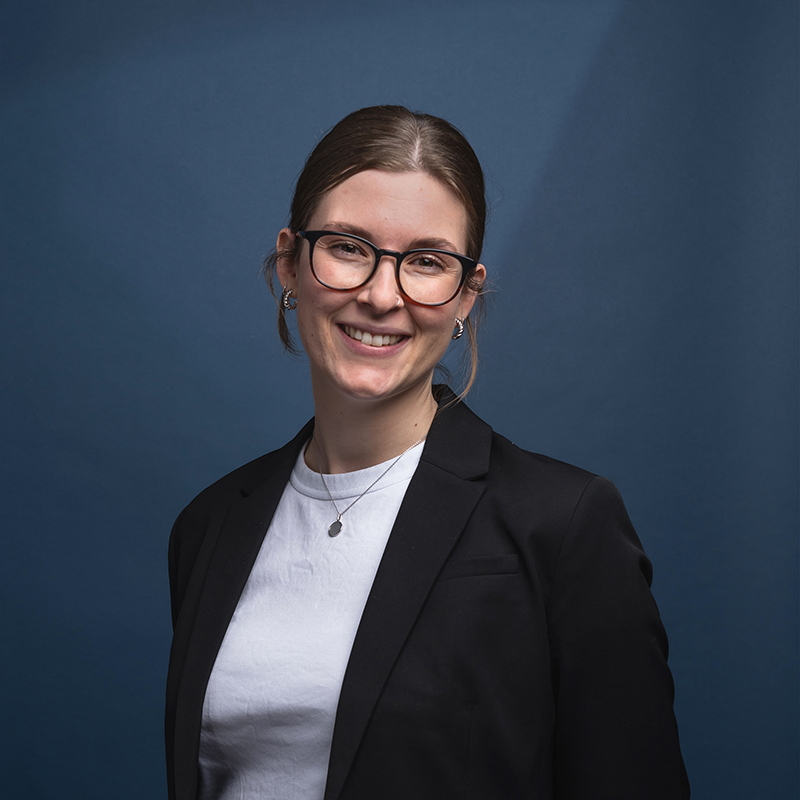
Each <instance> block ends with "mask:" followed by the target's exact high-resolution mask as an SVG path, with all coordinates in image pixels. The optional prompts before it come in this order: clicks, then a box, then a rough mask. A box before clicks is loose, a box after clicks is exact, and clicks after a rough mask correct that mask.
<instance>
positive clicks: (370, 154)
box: [264, 106, 486, 396]
mask: <svg viewBox="0 0 800 800" xmlns="http://www.w3.org/2000/svg"><path fill="white" fill-rule="evenodd" d="M368 169H378V170H384V171H387V172H424V173H426V174H428V175H430V176H431V177H432V178H435V179H437V180H439V181H441V183H443V184H444V185H445V186H447V187H448V188H449V189H450V190H451V191H453V192H454V193H455V194H456V196H457V197H458V198H459V199H460V200H461V202H462V203H463V204H464V209H465V211H466V215H467V252H466V253H465V255H468V256H469V257H470V258H473V259H475V260H476V261H478V260H479V259H480V255H481V250H482V249H483V236H484V231H485V228H486V197H485V189H484V180H483V170H482V169H481V165H480V162H479V161H478V157H477V156H476V155H475V152H474V150H473V149H472V147H470V145H469V142H467V140H466V139H465V138H464V135H463V134H462V133H461V132H460V131H459V130H458V129H457V128H455V127H454V126H453V125H451V124H450V123H449V122H446V121H445V120H443V119H440V118H439V117H434V116H431V115H430V114H420V113H417V112H413V111H409V110H408V109H407V108H404V107H403V106H371V107H369V108H362V109H360V110H359V111H354V112H353V113H352V114H348V115H347V116H346V117H345V118H344V119H342V120H341V121H340V122H338V123H337V124H336V125H334V127H333V128H331V129H330V131H328V133H327V134H326V135H325V136H324V137H323V138H322V139H321V140H320V142H319V143H318V144H317V146H316V147H315V148H314V149H313V150H312V152H311V155H309V157H308V159H307V160H306V163H305V166H304V167H303V171H302V172H301V173H300V177H299V178H298V179H297V186H296V187H295V191H294V198H293V200H292V208H291V217H290V221H289V228H290V229H291V230H292V231H299V230H303V229H304V228H305V227H306V226H307V225H308V223H309V221H310V220H311V217H312V216H313V215H314V212H315V211H316V210H317V207H318V206H319V203H320V201H321V200H322V198H323V197H324V196H325V195H326V194H327V193H328V192H329V191H331V190H332V189H335V188H336V187H337V186H339V185H340V184H342V183H344V182H345V181H346V180H347V179H348V178H351V177H352V176H353V175H356V174H357V173H359V172H363V171H364V170H368ZM298 241H299V240H297V239H295V243H296V244H295V248H291V249H287V250H284V251H280V252H278V251H274V252H273V253H272V254H270V255H269V256H268V257H267V259H266V260H265V261H264V274H265V277H266V279H267V282H268V284H269V288H270V291H271V292H272V294H273V296H275V297H276V299H278V298H277V294H276V292H275V288H274V285H273V279H274V275H275V266H276V264H277V262H278V260H279V259H283V258H288V259H291V260H296V258H297V254H298V253H297V249H296V248H297V247H298V246H299V245H298V244H297V242H298ZM465 286H466V287H467V288H468V289H469V290H471V291H474V292H476V294H477V297H476V298H475V305H474V306H473V309H472V313H471V314H470V316H469V317H468V318H467V320H466V330H467V336H468V339H469V356H470V369H469V378H468V379H467V380H466V381H465V388H464V390H463V391H462V392H461V395H462V396H463V395H465V394H466V393H467V392H468V391H469V388H470V387H471V386H472V383H473V382H474V380H475V374H476V372H477V369H478V347H477V328H478V327H479V324H480V322H481V320H482V318H483V316H484V314H485V302H484V298H483V296H482V286H481V284H480V283H478V282H477V281H475V278H474V274H468V275H467V279H466V283H465ZM278 333H279V335H280V339H281V342H282V343H283V346H284V347H285V348H286V349H287V350H288V351H289V352H292V353H296V352H297V350H296V348H295V346H294V342H293V341H292V337H291V334H290V333H289V328H288V325H287V324H286V312H285V310H284V308H283V304H282V303H280V302H278Z"/></svg>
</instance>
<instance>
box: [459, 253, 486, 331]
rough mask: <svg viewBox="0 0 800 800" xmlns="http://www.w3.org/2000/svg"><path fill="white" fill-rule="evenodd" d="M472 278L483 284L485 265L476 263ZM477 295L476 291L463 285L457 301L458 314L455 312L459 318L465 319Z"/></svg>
mask: <svg viewBox="0 0 800 800" xmlns="http://www.w3.org/2000/svg"><path fill="white" fill-rule="evenodd" d="M472 280H473V281H475V282H476V283H479V284H480V285H481V286H483V282H484V281H485V280H486V267H484V266H483V264H478V266H477V267H475V272H474V273H473V274H472ZM477 297H478V293H477V292H476V291H474V290H473V289H470V288H469V287H467V286H465V287H464V289H463V290H462V292H461V298H460V299H459V301H458V314H456V316H457V317H459V318H460V319H466V318H467V317H468V316H469V312H470V311H472V306H474V305H475V300H476V299H477Z"/></svg>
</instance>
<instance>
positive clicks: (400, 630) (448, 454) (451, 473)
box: [325, 390, 491, 800]
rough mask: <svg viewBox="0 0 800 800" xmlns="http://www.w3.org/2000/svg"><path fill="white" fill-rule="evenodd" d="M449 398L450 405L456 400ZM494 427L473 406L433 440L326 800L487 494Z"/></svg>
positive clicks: (353, 681)
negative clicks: (405, 645) (422, 611)
mask: <svg viewBox="0 0 800 800" xmlns="http://www.w3.org/2000/svg"><path fill="white" fill-rule="evenodd" d="M452 399H454V398H453V395H452V394H451V393H449V390H447V393H446V394H445V396H444V397H443V398H442V402H443V403H447V401H448V400H452ZM490 447H491V428H489V426H488V425H486V423H484V422H482V421H481V420H480V419H478V417H476V416H475V415H474V414H472V412H471V411H470V410H469V409H468V408H466V406H464V405H461V404H458V405H455V406H453V407H452V408H444V409H443V410H441V411H440V413H439V415H438V416H437V417H436V418H435V420H434V422H433V425H432V426H431V429H430V431H429V433H428V439H427V441H426V443H425V449H424V451H423V454H422V459H421V461H420V463H419V466H418V467H417V471H416V472H415V474H414V477H413V479H412V480H411V483H410V485H409V487H408V490H407V492H406V496H405V498H404V500H403V504H402V506H401V507H400V511H399V513H398V515H397V519H396V521H395V524H394V527H393V528H392V533H391V536H390V537H389V541H388V543H387V545H386V550H385V552H384V555H383V558H382V560H381V564H380V567H379V568H378V572H377V574H376V576H375V581H374V583H373V586H372V590H371V592H370V595H369V599H368V600H367V604H366V607H365V609H364V614H363V616H362V618H361V623H360V625H359V628H358V633H357V634H356V638H355V642H354V644H353V650H352V652H351V655H350V660H349V662H348V666H347V671H346V673H345V677H344V683H343V685H342V692H341V695H340V699H339V707H338V711H337V714H336V726H335V729H334V734H333V743H332V747H331V756H330V763H329V768H328V782H327V785H326V789H325V800H336V798H338V797H339V794H340V792H341V790H342V787H343V786H344V782H345V779H346V778H347V774H348V772H349V770H350V767H351V765H352V762H353V758H354V757H355V754H356V751H357V750H358V746H359V744H360V742H361V738H362V736H363V734H364V730H365V729H366V726H367V723H368V722H369V718H370V716H371V714H372V710H373V708H374V707H375V704H376V702H377V700H378V697H379V696H380V693H381V691H382V689H383V686H384V684H385V683H386V680H387V678H388V676H389V673H390V671H391V669H392V667H393V666H394V663H395V661H396V660H397V657H398V655H399V654H400V651H401V649H402V647H403V644H404V642H405V640H406V638H407V637H408V634H409V632H410V631H411V628H412V626H413V625H414V622H415V620H416V618H417V616H418V615H419V612H420V610H421V609H422V607H423V605H424V603H425V600H426V598H427V596H428V594H429V592H430V590H431V588H432V586H433V584H434V582H435V581H436V578H437V576H438V575H439V572H440V571H441V568H442V566H443V565H444V562H445V561H446V560H447V558H448V556H449V555H450V553H451V552H452V550H453V547H454V546H455V544H456V542H457V541H458V539H459V537H460V536H461V534H462V532H463V530H464V528H465V527H466V525H467V522H468V521H469V518H470V516H471V515H472V512H473V510H474V508H475V506H476V504H477V502H478V500H479V499H480V497H481V495H482V494H483V491H484V488H485V487H484V484H483V482H482V481H478V480H476V478H479V477H481V476H482V475H485V474H486V472H487V471H488V464H489V450H490Z"/></svg>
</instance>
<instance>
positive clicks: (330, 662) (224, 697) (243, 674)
mask: <svg viewBox="0 0 800 800" xmlns="http://www.w3.org/2000/svg"><path fill="white" fill-rule="evenodd" d="M421 455H422V444H419V445H417V446H416V447H414V448H412V449H411V450H409V451H408V452H407V453H405V454H404V455H403V456H402V457H401V458H400V460H399V461H397V463H396V464H395V465H394V466H393V467H392V468H391V469H390V470H389V471H388V472H387V474H386V475H384V476H383V477H382V478H381V479H380V480H379V481H378V482H377V483H376V484H375V486H373V487H372V488H371V489H370V490H369V491H368V492H367V493H366V494H365V495H364V496H363V497H362V498H360V499H359V500H358V502H357V503H356V504H355V505H354V506H353V507H352V508H350V509H349V510H348V511H347V512H346V513H345V514H344V516H343V517H342V523H343V529H342V532H341V533H340V534H339V536H337V537H336V538H331V537H330V536H328V527H329V526H330V524H331V523H332V522H333V521H334V520H335V519H336V511H335V510H334V507H333V504H332V503H331V501H330V499H329V497H328V493H327V492H326V491H325V488H324V486H323V484H322V480H321V478H320V476H319V474H318V473H316V472H313V471H312V470H310V469H309V468H308V467H307V466H306V463H305V461H304V459H303V454H302V452H301V454H300V456H299V458H298V459H297V463H296V464H295V466H294V470H293V471H292V475H291V478H290V479H289V483H288V484H287V485H286V489H285V490H284V493H283V496H282V497H281V501H280V503H279V505H278V508H277V511H276V512H275V516H274V518H273V520H272V524H271V525H270V527H269V530H268V531H267V535H266V536H265V537H264V542H263V544H262V545H261V550H260V551H259V554H258V558H257V559H256V563H255V565H254V566H253V570H252V572H251V573H250V577H249V578H248V580H247V584H246V585H245V588H244V591H243V592H242V596H241V598H240V599H239V604H238V605H237V607H236V611H235V612H234V615H233V619H232V620H231V623H230V625H229V627H228V630H227V632H226V634H225V639H224V641H223V642H222V646H221V647H220V650H219V653H218V654H217V659H216V661H215V663H214V669H213V671H212V673H211V677H210V679H209V682H208V687H207V689H206V696H205V702H204V704H203V726H202V732H201V737H200V789H199V794H198V797H199V798H200V800H234V798H235V800H249V799H250V798H252V799H253V800H255V798H258V800H270V799H271V798H275V799H276V800H277V798H280V799H281V800H292V798H298V800H300V798H302V800H314V799H315V798H319V800H321V798H322V796H323V794H324V791H325V781H326V778H327V773H328V759H329V756H330V749H331V739H332V737H333V725H334V718H335V715H336V707H337V705H338V702H339V693H340V691H341V687H342V681H343V679H344V672H345V669H346V667H347V662H348V659H349V657H350V651H351V649H352V646H353V640H354V639H355V635H356V630H357V629H358V625H359V622H360V620H361V614H362V612H363V610H364V605H365V604H366V601H367V597H368V595H369V592H370V589H371V587H372V582H373V579H374V577H375V573H376V571H377V569H378V565H379V563H380V560H381V557H382V555H383V551H384V548H385V546H386V541H387V540H388V538H389V533H390V531H391V529H392V526H393V525H394V521H395V518H396V516H397V512H398V510H399V508H400V504H401V503H402V501H403V497H404V496H405V492H406V489H407V488H408V484H409V482H410V481H411V478H412V476H413V474H414V471H415V470H416V468H417V464H418V463H419V459H420V456H421ZM394 460H395V459H392V460H391V461H387V462H384V463H383V464H377V465H375V466H374V467H369V468H368V469H363V470H358V471H357V472H349V473H345V474H340V475H330V476H328V475H326V476H325V480H326V482H327V484H328V488H329V489H330V492H331V495H332V496H333V498H334V499H335V500H336V505H337V506H338V508H339V510H340V511H341V510H343V509H345V508H347V506H348V505H349V504H350V503H352V502H353V500H355V498H357V497H358V496H359V494H361V492H363V491H364V489H366V487H368V486H369V485H370V484H371V483H372V481H374V480H375V479H376V478H377V477H378V476H379V475H381V473H382V472H383V471H385V470H386V468H387V467H388V466H389V465H390V464H391V463H392V461H394Z"/></svg>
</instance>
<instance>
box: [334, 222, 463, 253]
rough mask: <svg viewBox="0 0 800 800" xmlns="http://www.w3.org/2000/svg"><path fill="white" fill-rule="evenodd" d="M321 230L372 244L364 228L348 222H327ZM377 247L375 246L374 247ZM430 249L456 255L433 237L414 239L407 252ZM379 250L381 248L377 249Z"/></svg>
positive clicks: (451, 246)
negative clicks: (351, 236)
mask: <svg viewBox="0 0 800 800" xmlns="http://www.w3.org/2000/svg"><path fill="white" fill-rule="evenodd" d="M322 230H326V231H334V232H336V231H338V232H339V233H352V234H353V236H360V237H361V238H362V239H366V240H367V241H368V242H372V234H371V233H370V232H369V231H368V230H366V229H365V228H361V227H359V226H358V225H352V224H351V223H349V222H336V221H333V222H327V223H325V224H324V225H323V226H322ZM376 246H377V245H376ZM428 247H430V248H432V249H433V250H447V251H448V252H450V253H458V252H459V250H458V248H457V247H456V246H455V245H454V244H453V243H452V242H449V241H448V240H447V239H439V238H437V237H435V236H427V237H424V238H421V239H414V241H412V242H411V246H410V247H409V248H408V249H409V250H424V249H425V248H428ZM378 249H379V250H380V249H382V248H378Z"/></svg>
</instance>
